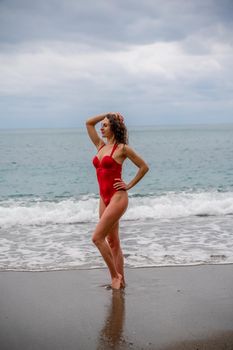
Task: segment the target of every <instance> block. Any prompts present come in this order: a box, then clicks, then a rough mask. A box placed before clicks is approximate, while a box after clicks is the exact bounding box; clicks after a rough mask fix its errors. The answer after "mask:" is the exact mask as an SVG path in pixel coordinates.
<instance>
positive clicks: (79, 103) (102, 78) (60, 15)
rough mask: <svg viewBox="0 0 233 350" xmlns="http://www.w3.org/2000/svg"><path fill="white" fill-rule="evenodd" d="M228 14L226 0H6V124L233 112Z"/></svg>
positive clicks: (2, 13) (2, 26)
mask: <svg viewBox="0 0 233 350" xmlns="http://www.w3.org/2000/svg"><path fill="white" fill-rule="evenodd" d="M232 13H233V3H232V1H230V0H223V1H221V3H220V2H219V1H217V0H205V1H201V0H197V1H193V0H166V1H164V0H163V1H162V0H160V1H155V0H153V1H152V0H151V1H150V0H147V1H143V2H141V1H132V0H126V1H122V0H118V1H109V0H105V1H103V0H99V1H98V2H95V1H90V0H86V1H84V0H83V1H77V0H47V1H45V0H43V1H37V2H36V1H30V0H28V1H26V0H21V1H16V0H2V1H0V106H1V110H2V113H1V115H0V127H4V126H14V125H15V126H30V127H32V126H64V125H67V126H69V125H70V126H72V125H75V126H78V125H81V123H82V122H83V120H84V119H85V118H86V117H87V116H88V115H90V114H93V113H98V112H102V111H108V110H115V109H116V110H120V111H121V112H122V113H125V114H126V115H127V116H128V118H129V122H130V123H131V124H134V123H135V124H137V123H139V124H142V123H147V124H153V123H157V122H158V123H168V122H174V123H175V122H184V121H186V122H196V121H202V120H203V118H204V121H205V120H206V121H211V120H213V121H216V120H219V121H232V119H231V118H232V114H231V109H232V102H231V96H232V92H233V91H232V90H233V86H232V83H231V81H232V78H233V76H232V75H233V74H232V61H233V57H232V56H233V48H232V16H231V15H232ZM142 116H143V118H142ZM218 116H219V117H218ZM221 118H222V119H221Z"/></svg>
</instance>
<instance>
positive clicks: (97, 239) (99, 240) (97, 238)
mask: <svg viewBox="0 0 233 350" xmlns="http://www.w3.org/2000/svg"><path fill="white" fill-rule="evenodd" d="M91 240H92V243H94V244H95V245H96V246H97V247H98V246H99V245H100V244H101V243H103V241H104V238H102V237H100V236H98V235H96V234H94V235H93V236H92V238H91Z"/></svg>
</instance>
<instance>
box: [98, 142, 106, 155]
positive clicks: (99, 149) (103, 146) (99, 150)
mask: <svg viewBox="0 0 233 350" xmlns="http://www.w3.org/2000/svg"><path fill="white" fill-rule="evenodd" d="M104 146H105V143H104V144H103V145H102V146H101V147H100V148H99V149H98V153H99V151H100V150H101V148H103V147H104Z"/></svg>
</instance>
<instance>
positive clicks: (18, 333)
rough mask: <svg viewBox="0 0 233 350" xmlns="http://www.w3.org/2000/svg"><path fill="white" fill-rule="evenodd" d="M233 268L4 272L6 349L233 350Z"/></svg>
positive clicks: (0, 285) (2, 338)
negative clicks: (118, 280)
mask: <svg viewBox="0 0 233 350" xmlns="http://www.w3.org/2000/svg"><path fill="white" fill-rule="evenodd" d="M232 276H233V265H202V266H186V267H182V266H180V267H161V268H138V269H127V270H126V279H127V287H126V289H125V290H124V291H112V290H111V289H108V288H107V287H106V284H107V283H109V276H108V272H107V270H106V269H97V270H73V271H56V272H11V271H9V272H0V349H1V350H16V349H17V350H21V349H22V350H35V349H36V350H42V349H43V350H53V349H56V350H74V349H75V350H79V349H80V350H82V349H84V350H85V349H87V350H92V349H156V350H157V349H158V350H160V349H161V350H178V349H179V350H183V349H187V350H191V349H192V350H194V349H195V350H197V349H198V350H202V349H203V350H204V349H205V350H207V349H208V350H215V349H216V350H222V349H228V350H232V349H233V277H232Z"/></svg>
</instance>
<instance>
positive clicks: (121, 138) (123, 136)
mask: <svg viewBox="0 0 233 350" xmlns="http://www.w3.org/2000/svg"><path fill="white" fill-rule="evenodd" d="M106 118H108V120H109V122H110V128H111V131H112V132H113V134H114V137H115V139H116V142H117V143H123V144H128V131H127V128H126V126H125V123H124V118H123V117H122V116H121V115H120V114H114V113H111V114H107V115H106Z"/></svg>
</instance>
